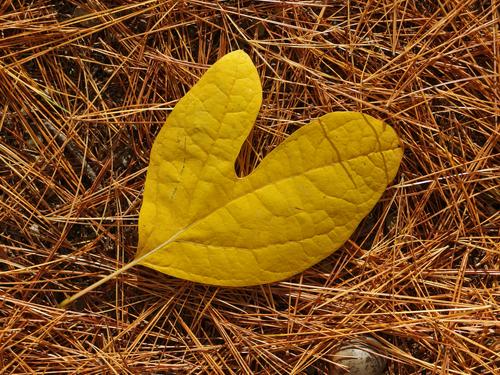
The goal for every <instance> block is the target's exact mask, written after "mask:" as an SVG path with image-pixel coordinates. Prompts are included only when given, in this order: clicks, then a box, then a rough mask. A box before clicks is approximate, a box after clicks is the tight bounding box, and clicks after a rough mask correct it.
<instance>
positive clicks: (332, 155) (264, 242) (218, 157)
mask: <svg viewBox="0 0 500 375" xmlns="http://www.w3.org/2000/svg"><path fill="white" fill-rule="evenodd" d="M261 100H262V90H261V84H260V80H259V76H258V74H257V71H256V68H255V66H254V65H253V63H252V61H251V60H250V58H249V57H248V55H246V54H245V53H244V52H242V51H235V52H232V53H229V54H227V55H226V56H224V57H223V58H222V59H220V60H219V61H218V62H217V63H215V64H214V65H213V66H212V67H211V68H210V69H208V71H207V72H206V73H205V74H204V75H203V77H202V78H201V79H200V80H199V82H198V83H197V84H196V85H195V86H194V87H193V88H192V89H191V90H190V91H189V92H188V93H187V94H186V95H185V96H184V97H183V98H182V99H181V100H180V101H179V103H178V104H177V105H176V106H175V108H174V110H173V111H172V113H171V114H170V116H169V117H168V119H167V121H166V123H165V125H164V126H163V128H162V129H161V131H160V133H159V134H158V136H157V138H156V140H155V142H154V145H153V148H152V150H151V160H150V165H149V168H148V172H147V178H146V185H145V190H144V200H143V205H142V208H141V211H140V215H139V246H138V252H137V255H136V260H135V263H139V264H142V265H144V266H147V267H150V268H153V269H155V270H158V271H160V272H163V273H166V274H169V275H172V276H176V277H180V278H184V279H188V280H192V281H196V282H201V283H207V284H214V285H223V286H245V285H256V284H264V283H269V282H273V281H277V280H282V279H285V278H287V277H289V276H292V275H294V274H296V273H299V272H301V271H303V270H305V269H306V268H308V267H310V266H312V265H314V264H315V263H317V262H319V261H320V260H322V259H324V258H325V257H327V256H328V255H329V254H331V253H332V252H333V251H335V250H336V249H338V248H339V247H340V246H341V245H342V244H343V243H344V242H345V241H346V240H347V239H348V238H349V236H350V235H351V234H352V232H353V231H354V230H355V229H356V227H357V226H358V224H359V223H360V221H361V220H362V219H363V218H364V217H365V216H366V215H367V214H368V213H369V212H370V210H371V209H372V208H373V206H374V205H375V203H376V202H377V201H378V200H379V199H380V197H381V195H382V193H383V192H384V190H385V189H386V187H387V185H388V184H389V183H390V182H391V181H392V180H393V178H394V176H395V175H396V172H397V169H398V167H399V164H400V161H401V158H402V150H401V147H400V144H399V139H398V137H397V135H396V133H395V132H394V130H393V129H392V128H391V127H390V126H388V125H387V124H385V123H383V122H382V121H379V120H377V119H375V118H373V117H370V116H368V115H365V114H361V113H355V112H334V113H329V114H326V115H324V116H322V117H320V118H318V119H315V120H313V121H312V122H311V123H310V124H308V125H305V126H303V127H302V128H300V129H299V130H297V131H296V132H295V133H293V134H292V135H291V136H290V137H289V138H288V139H286V140H285V141H284V142H283V143H282V144H280V145H279V146H278V147H277V148H276V149H275V150H273V151H272V152H271V153H270V154H269V155H267V156H266V157H265V158H264V160H263V161H262V162H261V164H260V165H259V166H258V167H257V168H256V170H254V171H253V172H252V173H251V174H250V175H248V176H246V177H244V178H238V177H237V176H236V174H235V171H234V162H235V159H236V157H237V155H238V153H239V151H240V147H241V145H242V143H243V142H244V140H245V139H246V137H247V135H248V133H249V132H250V130H251V128H252V126H253V124H254V121H255V118H256V116H257V114H258V111H259V107H260V104H261Z"/></svg>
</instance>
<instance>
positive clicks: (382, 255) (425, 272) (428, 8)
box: [0, 0, 500, 374]
mask: <svg viewBox="0 0 500 375" xmlns="http://www.w3.org/2000/svg"><path fill="white" fill-rule="evenodd" d="M323 3H324V4H323ZM498 11H499V5H498V4H497V3H496V2H495V1H491V2H490V1H473V0H460V1H459V0H447V1H443V2H436V1H430V0H429V1H419V2H414V1H408V0H403V1H389V0H388V1H373V2H366V1H331V2H319V1H220V2H211V1H180V2H179V1H169V0H163V1H162V0H148V1H125V0H117V1H113V2H111V1H99V0H89V1H83V0H75V1H48V0H34V1H27V0H19V1H4V2H2V3H1V4H0V188H1V189H0V196H1V200H0V222H1V223H2V224H1V225H0V322H1V323H0V369H1V370H0V372H1V373H3V374H34V373H47V374H51V373H52V374H64V373H74V374H146V373H150V374H168V373H193V374H213V373H221V374H222V373H237V374H240V373H245V374H253V373H254V374H278V373H281V374H288V373H293V374H322V373H325V372H326V371H328V368H333V367H335V366H334V365H333V364H332V359H331V353H333V352H334V351H335V350H336V349H338V348H339V347H340V346H342V344H343V343H346V342H349V341H351V340H353V339H363V338H367V337H369V338H374V339H377V340H378V342H379V344H380V345H379V347H378V348H377V351H378V353H380V355H381V356H384V357H386V358H387V359H388V363H389V364H388V367H387V371H386V372H387V373H388V374H421V373H424V371H427V373H440V374H445V373H449V374H490V373H491V374H493V373H495V372H498V371H499V370H500V356H499V354H498V353H499V352H500V340H499V333H498V332H499V326H500V325H499V316H500V306H499V300H500V299H499V293H500V287H499V281H498V280H499V276H500V256H499V255H500V251H499V248H498V243H499V215H498V211H499V190H498V182H499V181H498V176H499V173H498V172H499V168H498V160H499V158H498V156H499V155H498V152H499V149H498V144H497V142H498V138H499V124H498V118H499V116H500V104H499V103H500V94H499V93H500V52H499V51H500V47H499V43H500V34H499V27H498V25H499V24H500V21H499V12H498ZM235 49H243V50H245V51H246V52H247V53H249V55H250V56H251V57H252V60H253V61H254V63H255V64H256V65H257V67H258V71H259V72H260V73H261V81H262V82H263V91H264V102H263V105H262V108H261V112H260V114H259V117H258V119H257V123H256V129H255V130H254V132H253V133H252V134H251V135H250V137H249V138H248V140H247V142H246V143H245V145H244V147H243V149H242V150H241V153H240V155H239V157H238V159H237V161H236V164H235V168H236V171H237V173H238V174H239V175H245V174H248V173H249V172H250V171H251V170H252V169H253V168H255V166H256V165H257V164H258V163H259V161H260V160H261V159H262V157H264V156H265V155H266V154H267V153H268V152H269V151H270V150H271V149H273V148H274V147H275V146H276V145H277V144H279V143H280V142H281V141H283V139H285V138H286V137H287V135H289V134H291V133H292V132H293V131H294V130H296V129H297V127H298V126H300V125H303V124H305V123H307V122H308V119H311V118H315V117H319V116H321V115H323V114H325V113H327V112H331V111H346V110H349V111H359V112H364V113H367V114H370V115H372V116H374V117H377V118H380V119H382V120H384V121H386V122H387V123H389V124H391V126H393V127H394V128H395V129H396V131H397V132H398V134H399V135H400V137H401V139H402V143H403V146H404V149H405V155H404V158H403V163H402V166H401V168H400V170H399V174H398V176H397V177H396V180H395V181H394V182H393V184H392V185H391V186H390V187H389V188H388V189H387V191H386V193H385V194H384V196H383V198H382V200H381V201H380V202H379V203H378V204H377V206H376V208H375V209H374V210H373V211H372V213H371V214H370V215H369V216H368V217H367V218H366V219H365V220H364V221H363V222H362V224H361V225H360V226H359V228H358V229H357V231H356V232H355V234H354V235H353V236H352V237H351V239H350V240H349V241H348V242H347V243H346V244H345V245H344V246H343V248H342V249H341V250H339V251H337V252H336V253H335V254H333V255H332V256H331V257H329V258H327V259H326V260H325V261H323V262H321V263H320V264H318V265H316V266H314V267H313V268H311V269H309V270H307V271H305V272H304V273H302V274H300V275H298V276H296V277H293V278H291V279H289V280H285V281H283V282H279V283H274V284H271V285H265V286H260V287H251V288H216V287H211V286H205V285H200V284H195V283H190V282H186V281H183V280H180V279H175V278H173V277H168V276H166V275H163V274H160V273H157V272H155V271H152V270H150V269H146V268H144V267H135V268H133V269H132V270H130V271H128V272H126V273H124V274H122V275H121V276H119V277H118V278H116V279H115V280H113V281H111V282H108V283H106V284H105V285H103V286H101V287H99V288H98V289H97V290H95V291H93V292H91V293H89V294H87V295H85V296H84V297H82V298H81V299H79V300H78V301H77V302H75V303H74V304H73V305H71V306H70V307H69V308H68V309H67V310H62V309H58V308H57V307H56V306H57V304H58V303H59V302H61V301H62V300H64V298H66V297H68V296H69V295H71V294H73V293H74V292H76V291H78V290H81V289H82V288H84V287H85V286H87V285H90V284H91V283H92V282H94V281H96V280H98V279H100V278H102V277H104V276H106V275H107V274H109V273H111V272H112V271H114V270H115V269H117V268H119V267H121V266H122V265H123V264H124V263H126V262H128V261H129V260H130V259H132V258H133V256H134V253H135V246H136V244H137V227H136V225H137V215H138V210H139V208H140V205H141V198H142V196H141V194H142V189H143V184H144V178H145V171H146V168H147V165H148V158H149V151H150V149H151V145H152V142H153V140H154V138H155V135H156V134H157V132H158V130H159V128H160V126H161V125H162V124H163V122H164V121H165V118H166V117H167V116H168V113H169V111H170V110H171V109H172V108H173V106H174V105H175V103H176V102H177V100H179V99H180V98H181V97H182V96H183V95H184V94H185V92H186V91H187V90H188V89H189V88H190V87H191V86H192V85H193V84H194V83H195V82H196V80H197V79H198V77H199V76H201V74H202V73H203V72H204V71H205V69H206V68H207V67H208V66H209V65H210V64H212V63H213V62H215V61H216V60H217V58H219V57H221V56H222V55H224V54H225V53H227V52H229V51H231V50H235Z"/></svg>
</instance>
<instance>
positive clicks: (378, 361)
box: [329, 338, 387, 375]
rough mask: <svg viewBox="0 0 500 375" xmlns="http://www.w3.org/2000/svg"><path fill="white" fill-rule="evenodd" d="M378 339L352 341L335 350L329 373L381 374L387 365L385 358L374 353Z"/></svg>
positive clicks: (331, 358)
mask: <svg viewBox="0 0 500 375" xmlns="http://www.w3.org/2000/svg"><path fill="white" fill-rule="evenodd" d="M376 343H377V341H376V340H374V339H371V338H366V339H363V341H362V340H356V341H350V342H347V343H346V344H345V345H343V346H342V347H341V348H340V349H339V350H338V351H336V352H334V353H333V354H332V356H331V357H330V360H331V361H332V362H334V363H335V365H333V364H332V365H330V371H329V375H340V374H350V375H381V374H383V372H384V370H385V368H386V367H387V361H386V359H385V358H383V357H381V356H378V355H376V354H374V352H376V349H375V347H374V346H373V345H374V344H376Z"/></svg>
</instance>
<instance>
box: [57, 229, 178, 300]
mask: <svg viewBox="0 0 500 375" xmlns="http://www.w3.org/2000/svg"><path fill="white" fill-rule="evenodd" d="M186 229H187V228H183V229H181V230H180V231H178V232H177V233H175V234H174V235H173V236H172V237H170V238H169V239H168V240H166V241H165V242H163V243H161V244H160V245H158V246H156V247H155V248H153V249H152V250H150V251H148V252H147V253H145V254H143V255H141V256H140V257H139V258H135V259H134V260H133V261H131V262H130V263H127V264H126V265H124V266H123V267H121V268H118V269H117V270H116V271H114V272H112V273H110V274H109V275H108V276H105V277H103V278H102V279H101V280H99V281H96V282H95V283H93V284H92V285H89V286H88V287H86V288H85V289H82V290H80V291H79V292H78V293H76V294H73V295H72V296H71V297H68V298H66V299H65V300H64V301H62V302H61V303H59V304H58V305H57V307H59V308H61V309H64V308H66V307H67V306H68V305H69V304H71V303H73V302H74V301H76V300H77V299H78V298H80V297H81V296H83V295H85V294H87V293H88V292H90V291H92V290H94V289H95V288H97V287H98V286H100V285H102V284H104V283H105V282H106V281H109V280H111V279H113V278H115V277H116V276H118V275H120V274H122V273H123V272H125V271H127V270H128V269H129V268H132V267H133V266H136V265H137V264H139V263H140V262H142V261H143V260H144V259H146V258H147V257H148V256H150V255H151V254H153V253H156V252H157V251H158V250H160V249H163V248H164V247H165V246H167V245H169V244H171V243H172V242H174V241H175V240H176V239H177V237H179V235H180V234H181V233H182V232H184V231H185V230H186Z"/></svg>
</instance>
